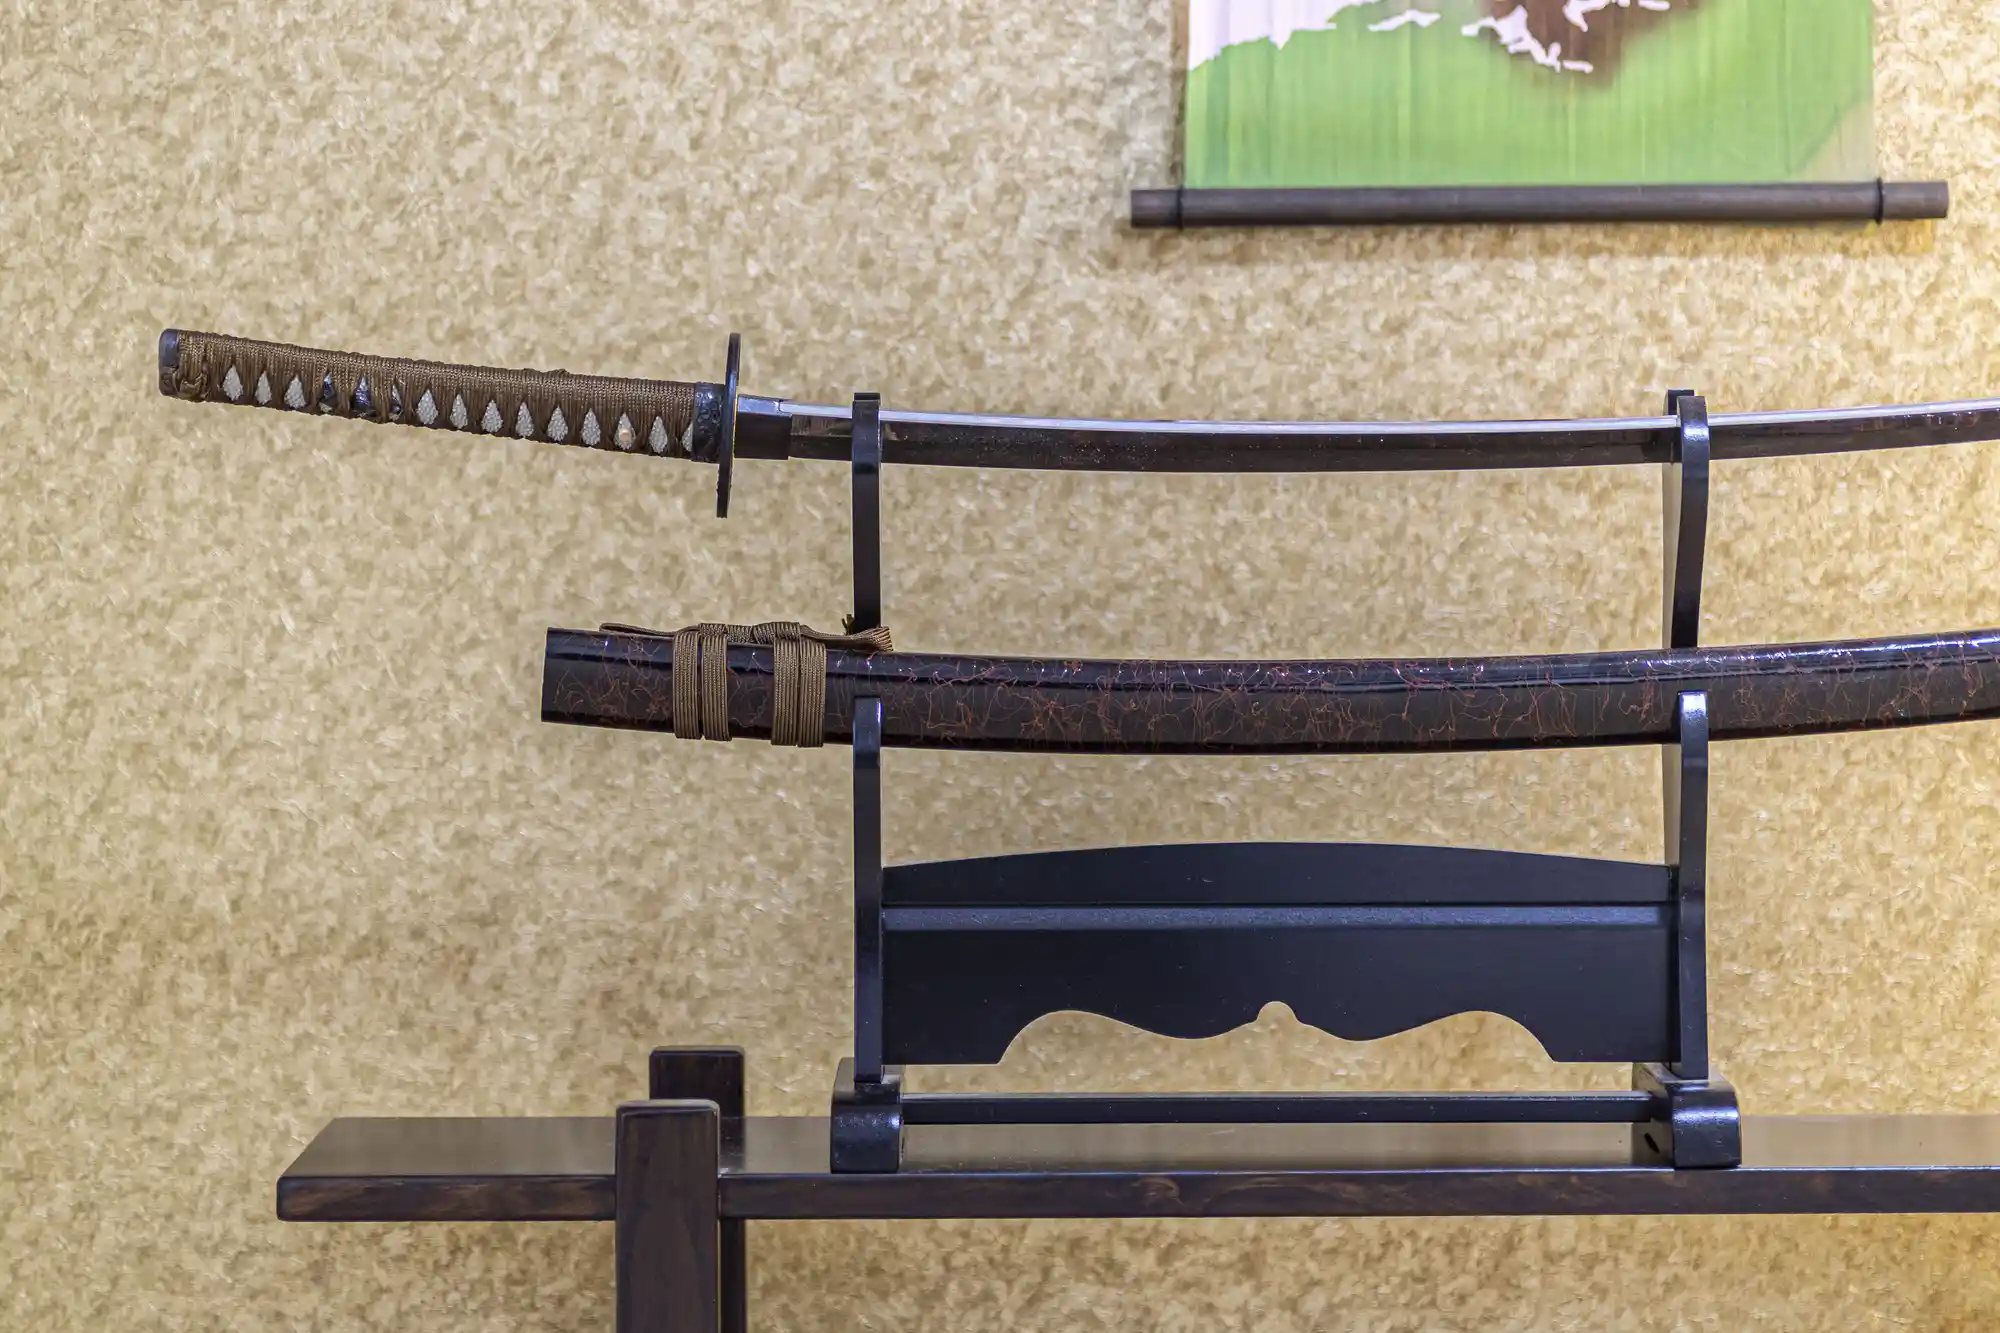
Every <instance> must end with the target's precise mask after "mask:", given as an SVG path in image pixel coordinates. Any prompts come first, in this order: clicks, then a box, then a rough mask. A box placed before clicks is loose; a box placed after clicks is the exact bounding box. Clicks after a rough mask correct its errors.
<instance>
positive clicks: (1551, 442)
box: [738, 396, 2000, 472]
mask: <svg viewBox="0 0 2000 1333" xmlns="http://www.w3.org/2000/svg"><path fill="white" fill-rule="evenodd" d="M848 416H849V409H848V408H846V407H840V406H835V405H828V404H812V403H794V402H787V401H784V400H780V399H770V398H751V397H747V396H746V397H745V398H744V399H743V400H742V405H741V409H740V413H739V416H738V423H739V425H738V430H739V443H738V452H740V453H741V454H743V456H745V457H752V458H819V459H846V458H847V457H848V456H849V436H848V429H849V423H848ZM882 429H883V456H884V461H886V462H891V463H901V464H917V465H925V466H931V467H986V468H1029V469H1047V470H1060V471H1092V472H1424V471H1434V470H1473V469H1483V468H1526V467H1603V466H1629V465H1635V464H1643V463H1670V462H1672V461H1673V460H1674V458H1675V455H1676V449H1677V443H1678V438H1679V422H1678V420H1677V419H1676V418H1674V417H1671V416H1655V417H1611V418H1599V419H1590V420H1574V421H1456V422H1304V421H1300V422H1271V421H1114V420H1103V419H1092V418H1060V417H1026V416H990V415H983V414H977V413H952V412H902V411H895V410H892V409H885V410H884V411H883V413H882ZM1710 429H1711V432H1712V444H1711V448H1712V451H1713V456H1714V457H1716V458H1731V459H1735V458H1788V457H1797V456H1800V455H1806V454H1834V453H1848V452H1854V451H1858V450H1869V449H1903V448H1915V447H1922V446H1929V445H1944V444H1959V443H1965V442H1968V441H1977V440H1993V439H2000V399H1994V398H1985V399H1974V400H1968V401H1964V402H1952V403H1922V404H1915V405H1911V406H1903V407H1875V408H1845V409H1836V410H1830V411H1816V412H1744V413H1733V414H1724V415H1719V416H1715V417H1712V418H1711V419H1710Z"/></svg>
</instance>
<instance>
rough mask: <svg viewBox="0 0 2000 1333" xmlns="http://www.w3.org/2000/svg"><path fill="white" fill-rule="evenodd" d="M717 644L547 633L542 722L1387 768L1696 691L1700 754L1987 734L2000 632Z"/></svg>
mask: <svg viewBox="0 0 2000 1333" xmlns="http://www.w3.org/2000/svg"><path fill="white" fill-rule="evenodd" d="M724 628H725V627H717V626H708V627H705V628H702V629H689V630H683V631H679V632H677V633H676V634H672V635H665V634H652V633H647V632H643V631H632V630H625V629H620V628H617V627H607V628H605V629H600V630H560V629H559V630H551V631H550V632H549V638H548V648H547V654H546V657H545V659H544V665H543V676H542V718H543V720H544V721H548V722H566V723H573V724H578V725H584V726H597V727H614V728H621V729H626V730H636V731H672V732H675V733H676V734H678V735H681V736H684V737H697V736H699V737H701V738H704V739H710V740H726V739H730V738H732V737H749V738H759V739H776V740H778V741H780V742H782V743H786V744H794V745H813V744H820V743H823V742H825V741H835V742H843V743H845V742H850V741H851V740H852V739H853V725H854V716H855V706H856V703H857V701H859V700H863V699H875V700H879V701H880V705H881V717H882V721H881V739H882V743H883V744H884V745H888V746H904V747H913V748H923V749H939V750H1011V751H1035V752H1044V753H1058V754H1339V753H1355V754H1397V753H1428V752H1440V751H1460V750H1515V749H1546V748H1557V747H1578V746H1598V745H1657V744H1667V743H1671V742H1672V741H1674V740H1675V739H1676V735H1675V725H1676V724H1675V709H1676V705H1677V703H1678V701H1679V699H1680V697H1681V696H1682V695H1684V694H1688V693H1693V692H1701V693H1704V694H1706V695H1707V707H1708V718H1709V729H1710V735H1711V738H1712V739H1714V740H1717V741H1733V740H1749V739H1754V738H1759V737H1771V736H1807V735H1816V734H1824V733H1829V732H1847V731H1871V730H1877V729H1881V728H1888V727H1914V726H1926V725H1931V724H1936V723H1945V722H1968V721H1974V720H1978V719H1983V718H1992V717H2000V630H1977V631H1969V632H1966V633H1961V634H1948V635H1927V636H1924V637H1921V638H1903V639H1858V640H1849V641H1845V642H1832V643H1805V644H1783V645H1774V646H1757V647H1744V648H1692V649H1673V650H1669V649H1658V648H1655V649H1646V650H1640V651H1630V652H1611V653H1577V654H1566V655H1555V656H1540V657H1490V658H1440V659H1418V660H1408V661H1393V660H1382V661H1367V660H1361V661H1300V662H1202V661H1184V662H1183V661H1078V660H1075V659H1068V658H1018V657H971V656H958V655H950V654H938V653H902V652H888V651H882V650H880V649H879V647H877V646H876V645H874V644H869V643H857V642H855V641H853V640H851V639H843V638H838V637H833V636H826V635H818V636H814V637H813V639H811V640H803V639H801V637H800V635H799V634H798V633H795V632H794V631H797V630H798V629H799V628H800V627H796V626H782V625H780V626H758V627H755V629H754V630H743V629H741V628H740V627H738V628H733V629H729V630H728V632H727V633H725V632H724ZM773 631H775V633H774V632H773ZM805 633H808V634H809V633H810V631H806V632H805ZM800 649H806V650H808V653H807V654H803V655H802V654H801V653H800V652H799V651H798V650H800ZM822 663H823V665H822ZM788 714H789V716H787V715H788ZM774 733H775V735H774Z"/></svg>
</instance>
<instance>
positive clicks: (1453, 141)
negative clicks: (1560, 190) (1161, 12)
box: [1184, 0, 1875, 189]
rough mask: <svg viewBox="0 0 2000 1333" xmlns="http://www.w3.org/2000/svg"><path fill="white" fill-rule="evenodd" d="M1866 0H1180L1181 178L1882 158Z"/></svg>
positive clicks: (1598, 180)
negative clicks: (1183, 8) (1183, 37)
mask: <svg viewBox="0 0 2000 1333" xmlns="http://www.w3.org/2000/svg"><path fill="white" fill-rule="evenodd" d="M1873 19H1874V11H1873V6H1872V3H1871V0H1421V2H1420V3H1417V4H1411V3H1410V2H1409V0H1189V9H1188V80H1187V106H1186V169H1185V182H1184V183H1185V185H1186V187H1187V188H1189V189H1229V188H1238V189H1241V188H1286V187H1304V186H1451V185H1598V184H1670V183H1690V182H1777V181H1829V180H1847V181H1853V180H1862V179H1869V178H1872V177H1873V176H1874V175H1875V148H1874V131H1873V124H1872V114H1873V105H1872V104H1873V96H1874V53H1873Z"/></svg>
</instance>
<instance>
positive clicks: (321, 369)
mask: <svg viewBox="0 0 2000 1333" xmlns="http://www.w3.org/2000/svg"><path fill="white" fill-rule="evenodd" d="M730 341H731V346H732V364H733V359H734V357H733V350H734V346H735V343H736V340H735V338H734V337H733V336H732V338H731V340H730ZM732 378H733V376H732ZM733 390H734V386H733V385H730V386H724V385H721V384H706V383H703V384H683V383H681V382H679V381H676V380H639V379H614V378H611V377H609V376H603V375H572V374H570V373H569V372H568V371H566V370H501V369H496V368H493V367H490V366H455V365H447V364H445V363H442V362H437V361H409V360H404V359H402V358H400V357H387V356H362V355H359V354H357V353H354V352H330V351H323V350H321V349H319V348H314V347H293V346H291V345H289V344H287V343H271V342H257V341H254V340H252V339H249V338H232V337H228V336H226V335H224V334H219V333H197V332H192V331H189V330H184V329H168V330H166V331H165V332H164V333H162V334H161V335H160V392H161V393H163V394H166V395H167V396H168V397H171V398H184V399H187V400H188V401H190V402H202V403H227V404H232V405H235V406H240V407H269V408H275V409H277V410H280V411H293V412H315V413H319V414H322V415H326V416H338V417H348V418H351V419H354V420H359V421H374V422H381V423H393V424H396V425H403V426H424V427H428V428H430V429H433V430H458V431H467V432H471V433H475V434H480V433H483V434H487V435H507V436H513V437H515V438H517V439H524V440H545V441H547V442H549V443H551V444H573V445H583V446H585V447H589V448H596V449H609V450H611V451H613V452H616V453H634V454H650V455H653V456H655V457H662V458H687V459H693V460H694V461H696V462H700V463H716V464H720V465H721V467H722V472H723V476H724V477H725V478H726V477H727V475H728V472H729V463H730V461H731V459H732V455H733V453H734V445H735V439H734V437H735V429H734V426H735V416H736V411H735V408H736V403H735V397H736V395H735V393H734V391H733Z"/></svg>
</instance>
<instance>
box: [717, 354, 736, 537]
mask: <svg viewBox="0 0 2000 1333" xmlns="http://www.w3.org/2000/svg"><path fill="white" fill-rule="evenodd" d="M742 371H743V335H742V334H740V333H732V334H730V335H729V361H728V363H727V364H726V366H725V367H724V369H723V373H722V439H721V441H720V442H719V444H718V446H717V449H716V459H715V461H716V469H715V516H716V517H717V518H728V517H729V483H730V481H731V479H732V477H733V475H734V473H735V470H736V390H737V381H738V379H739V378H740V377H741V375H742Z"/></svg>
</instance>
